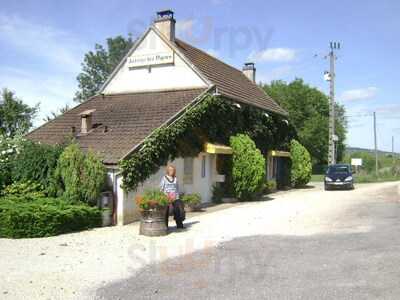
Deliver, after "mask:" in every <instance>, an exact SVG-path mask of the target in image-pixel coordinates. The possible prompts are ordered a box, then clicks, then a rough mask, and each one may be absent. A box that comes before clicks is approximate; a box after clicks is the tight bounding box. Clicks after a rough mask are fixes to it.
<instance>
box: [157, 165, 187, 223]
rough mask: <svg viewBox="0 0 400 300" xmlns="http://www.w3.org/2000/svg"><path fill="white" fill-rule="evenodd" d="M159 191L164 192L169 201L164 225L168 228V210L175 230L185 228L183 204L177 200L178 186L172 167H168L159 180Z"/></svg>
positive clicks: (174, 170)
mask: <svg viewBox="0 0 400 300" xmlns="http://www.w3.org/2000/svg"><path fill="white" fill-rule="evenodd" d="M160 190H161V191H162V192H164V193H165V194H166V195H167V196H168V199H169V201H170V204H169V205H168V209H167V211H166V214H165V224H166V225H167V227H168V218H169V212H170V210H173V215H174V219H175V222H176V227H177V228H185V227H184V226H183V221H184V220H185V209H184V206H183V202H182V201H181V200H180V199H179V184H178V179H177V178H176V169H175V167H174V166H172V165H168V166H167V168H166V172H165V175H164V176H163V178H162V179H161V183H160Z"/></svg>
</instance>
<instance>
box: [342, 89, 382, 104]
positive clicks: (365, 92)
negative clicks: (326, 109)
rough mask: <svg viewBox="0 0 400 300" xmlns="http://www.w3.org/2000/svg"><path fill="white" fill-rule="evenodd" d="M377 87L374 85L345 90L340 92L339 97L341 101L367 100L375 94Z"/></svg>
mask: <svg viewBox="0 0 400 300" xmlns="http://www.w3.org/2000/svg"><path fill="white" fill-rule="evenodd" d="M377 92H378V89H377V88H376V87H374V86H371V87H367V88H361V89H353V90H347V91H344V92H343V93H342V95H341V96H340V99H342V100H343V101H355V100H368V99H372V98H374V97H375V96H376V94H377Z"/></svg>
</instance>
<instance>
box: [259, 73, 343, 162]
mask: <svg viewBox="0 0 400 300" xmlns="http://www.w3.org/2000/svg"><path fill="white" fill-rule="evenodd" d="M263 88H264V90H265V91H266V92H267V93H268V95H270V96H271V97H272V98H273V99H275V100H276V101H277V102H278V103H279V104H280V105H281V106H282V107H283V108H284V109H286V111H287V112H288V113H289V122H290V123H291V124H292V125H293V126H294V127H295V128H296V130H297V134H298V139H299V142H300V143H301V144H302V145H304V146H305V147H306V148H307V150H308V151H309V152H310V154H311V157H312V161H313V164H326V163H327V160H328V120H329V99H328V97H327V96H326V95H325V94H324V93H322V92H321V91H319V90H318V89H316V88H313V87H310V86H309V85H307V84H305V83H304V82H303V80H302V79H295V80H294V81H292V82H291V83H286V82H284V81H273V82H272V83H271V84H269V85H263ZM346 127H347V123H346V118H345V110H344V107H343V106H341V105H336V134H337V135H338V137H339V142H338V145H337V150H338V151H337V156H338V157H337V158H338V161H341V160H342V157H343V155H344V150H345V144H344V142H345V138H346Z"/></svg>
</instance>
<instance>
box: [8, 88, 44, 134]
mask: <svg viewBox="0 0 400 300" xmlns="http://www.w3.org/2000/svg"><path fill="white" fill-rule="evenodd" d="M38 110H39V104H37V105H35V106H34V107H30V106H29V105H27V104H25V103H23V101H22V100H21V99H19V98H17V97H16V96H15V94H14V93H13V92H12V91H10V90H8V89H3V90H2V91H1V93H0V135H3V136H7V137H14V136H15V135H17V134H18V133H19V134H24V133H26V132H28V130H29V129H30V128H31V127H32V121H33V119H34V118H35V116H36V114H37V112H38Z"/></svg>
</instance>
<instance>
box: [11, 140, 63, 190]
mask: <svg viewBox="0 0 400 300" xmlns="http://www.w3.org/2000/svg"><path fill="white" fill-rule="evenodd" d="M62 151H63V146H59V145H56V146H52V145H46V144H39V143H35V142H32V141H29V140H25V141H24V142H23V143H22V145H21V146H20V148H19V151H18V154H17V155H16V157H15V159H14V161H13V163H12V180H13V182H29V181H32V182H36V183H38V184H40V185H41V186H43V187H44V188H45V190H46V192H47V193H48V194H50V195H51V196H56V195H57V193H58V192H59V191H58V190H57V189H56V187H55V186H54V176H55V171H56V168H57V161H58V158H59V157H60V155H61V152H62Z"/></svg>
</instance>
